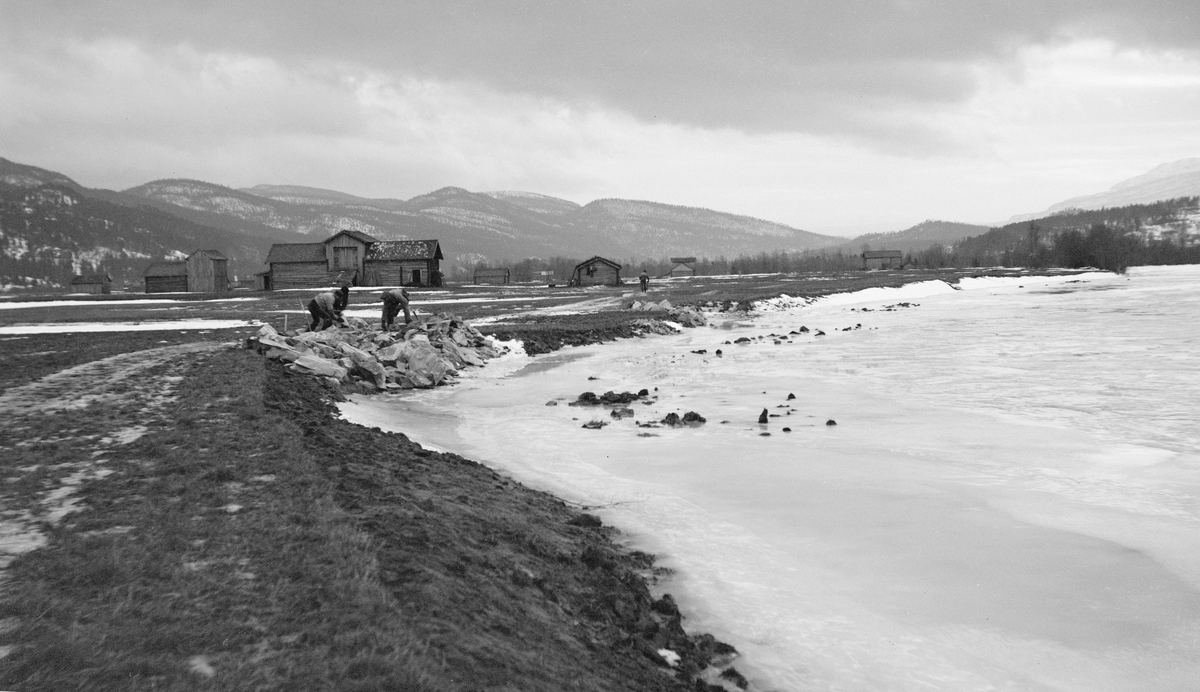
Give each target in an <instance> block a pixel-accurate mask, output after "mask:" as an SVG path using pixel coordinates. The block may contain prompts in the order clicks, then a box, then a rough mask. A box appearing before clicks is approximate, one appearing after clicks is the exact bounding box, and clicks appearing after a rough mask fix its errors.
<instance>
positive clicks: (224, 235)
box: [0, 180, 272, 287]
mask: <svg viewBox="0 0 1200 692" xmlns="http://www.w3.org/2000/svg"><path fill="white" fill-rule="evenodd" d="M20 182H22V183H23V184H20V185H14V184H10V183H9V182H7V181H4V182H0V285H5V286H41V285H46V284H49V285H55V284H57V285H60V286H65V285H67V284H68V283H69V282H70V280H71V277H72V276H74V275H75V274H79V273H91V272H107V273H108V274H110V275H111V276H112V277H113V279H114V281H115V285H116V286H117V287H122V286H124V285H126V284H135V283H137V282H139V281H140V280H141V277H142V273H143V271H144V270H145V268H146V267H147V266H148V265H149V264H150V263H151V262H154V261H159V260H164V259H176V258H182V257H183V256H185V255H187V254H190V253H191V252H194V251H195V250H198V249H213V250H219V251H220V252H222V253H224V254H225V255H226V256H228V257H229V258H230V273H231V274H237V275H239V276H248V275H250V274H253V273H254V272H256V271H260V268H261V267H262V259H263V258H264V257H265V256H266V251H267V248H268V247H270V244H271V242H272V241H271V239H269V238H261V239H260V238H253V237H250V236H246V235H243V234H238V233H234V232H231V231H227V230H222V229H217V228H212V227H209V226H204V225H201V224H197V223H194V222H191V221H188V220H186V219H181V218H179V217H178V216H174V215H172V214H168V213H166V212H164V211H161V210H158V209H154V208H152V207H148V206H142V207H131V206H124V205H120V204H115V203H113V202H110V201H106V200H104V199H98V198H97V196H94V195H92V194H90V193H89V192H88V191H86V190H84V189H83V188H81V187H78V186H71V185H69V184H68V183H66V182H64V181H55V182H51V183H42V182H40V181H33V184H31V182H30V181H27V180H26V181H20Z"/></svg>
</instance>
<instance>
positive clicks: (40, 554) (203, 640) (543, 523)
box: [0, 274, 931, 690]
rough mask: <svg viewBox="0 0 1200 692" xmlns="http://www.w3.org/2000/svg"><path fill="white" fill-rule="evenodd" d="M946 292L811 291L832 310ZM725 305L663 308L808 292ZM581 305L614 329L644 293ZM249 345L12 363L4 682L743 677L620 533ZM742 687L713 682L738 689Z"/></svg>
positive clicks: (687, 287)
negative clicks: (864, 294) (338, 397)
mask: <svg viewBox="0 0 1200 692" xmlns="http://www.w3.org/2000/svg"><path fill="white" fill-rule="evenodd" d="M929 278H931V277H930V276H926V275H908V276H892V277H887V276H883V275H875V274H871V275H864V276H863V277H861V279H859V278H855V277H849V278H845V279H841V278H819V279H813V280H811V281H808V282H807V283H811V284H813V285H815V283H816V282H823V283H821V288H822V291H821V294H827V293H830V292H839V291H846V290H855V289H858V288H863V287H868V286H878V285H883V284H887V285H899V284H900V283H906V282H911V281H914V280H925V279H929ZM905 280H907V281H905ZM864 281H865V282H866V283H865V284H864V283H863V282H864ZM881 281H882V282H883V284H881V283H880V282H881ZM895 282H899V283H895ZM718 284H719V281H718V282H717V283H712V285H711V286H710V287H708V288H705V286H709V284H706V283H705V282H704V281H697V282H677V283H675V284H673V285H671V286H669V287H668V286H661V287H660V286H656V287H654V289H653V290H652V291H651V294H650V296H649V297H651V298H653V299H655V300H662V299H672V298H673V300H674V302H676V303H677V304H678V303H680V302H684V303H686V302H688V298H687V296H689V295H692V294H695V295H694V296H693V298H694V301H695V302H717V303H719V304H721V305H722V307H724V302H725V301H729V302H730V305H729V309H733V310H734V311H735V312H736V308H734V306H733V305H732V303H734V302H737V303H739V305H746V304H748V303H750V302H752V301H753V300H758V299H762V298H767V297H771V296H772V295H778V294H779V293H782V292H788V293H790V294H791V295H807V294H806V292H805V291H804V290H803V289H802V288H801V286H802V285H807V284H806V282H805V281H803V280H800V279H796V280H793V279H791V278H788V277H763V278H762V280H757V281H756V280H754V279H753V278H750V279H745V280H741V283H733V282H727V283H726V284H724V285H718ZM798 289H799V290H798ZM814 290H815V289H814ZM584 297H586V298H589V299H590V300H591V301H593V302H596V303H604V304H605V305H607V306H608V307H610V308H613V307H620V305H621V304H622V302H623V301H624V300H625V299H626V298H631V297H632V298H641V297H642V296H639V295H638V294H620V293H617V292H612V291H607V292H602V291H589V292H586V293H584ZM577 299H578V296H577V297H576V300H577ZM563 300H565V299H563ZM223 305H224V304H223ZM469 305H470V308H469V309H470V310H471V311H472V314H473V315H478V316H480V317H485V318H487V317H493V316H498V315H502V314H505V313H503V312H501V310H502V308H501V307H498V306H492V307H491V308H490V310H491V311H490V312H489V311H488V308H486V307H485V306H482V305H480V304H475V303H472V304H469ZM564 305H568V304H567V303H564ZM226 307H227V308H228V311H229V312H236V314H234V315H232V316H234V317H239V318H241V317H246V318H253V317H254V316H255V315H256V314H261V313H256V312H254V311H255V309H256V306H254V305H250V304H248V303H233V304H230V305H228V306H226ZM226 307H222V308H221V309H222V311H223V312H224V311H226ZM568 307H569V305H568ZM110 309H111V308H107V307H105V308H102V310H110ZM197 309H198V310H201V311H203V310H209V308H208V307H206V306H203V305H201V306H198V307H197ZM54 310H55V308H53V307H52V306H51V307H47V308H45V311H42V310H41V309H40V308H39V312H38V313H37V317H38V318H39V319H54V315H53V311H54ZM64 310H69V311H70V312H69V313H64V315H63V318H62V319H63V321H66V322H70V321H75V320H83V319H94V317H95V315H94V314H93V313H94V312H95V311H92V309H91V308H89V307H88V306H83V307H72V308H64ZM97 310H101V309H100V308H97ZM89 311H91V312H89ZM210 311H211V310H210ZM181 312H183V313H184V314H190V313H188V311H187V310H181ZM143 316H144V315H143V314H142V313H138V312H131V313H128V314H126V313H124V312H122V313H120V314H119V315H118V314H112V315H111V317H112V319H138V318H140V317H143ZM222 316H223V317H224V316H226V315H222ZM32 317H33V315H32V313H29V314H26V315H23V316H21V319H22V320H25V321H28V320H30V319H32ZM642 317H644V316H640V315H633V314H632V313H624V312H621V313H611V312H609V313H606V312H599V313H595V312H593V313H591V314H590V315H582V316H572V315H567V314H565V312H564V313H563V314H560V315H558V316H555V317H550V318H545V319H542V318H530V317H529V316H518V317H516V318H514V319H509V320H507V321H506V322H503V323H496V326H495V327H494V328H492V330H493V333H496V334H497V335H503V336H506V337H514V338H521V339H523V340H526V341H529V342H530V343H534V342H535V341H539V339H540V342H539V343H541V344H542V345H543V347H544V350H546V351H549V350H554V349H556V348H559V347H561V346H562V345H564V344H579V343H595V342H598V341H604V340H608V339H610V338H620V337H628V336H636V335H637V332H636V331H635V330H634V327H635V325H634V324H633V320H635V319H641V318H642ZM272 320H273V321H274V322H280V323H281V322H282V321H283V318H282V317H279V316H278V315H276V316H274V317H272ZM252 331H253V330H221V331H214V332H213V333H209V334H204V333H200V332H177V331H162V332H141V333H122V332H115V333H101V334H65V335H63V334H32V335H28V336H15V337H5V338H4V339H3V341H0V343H2V344H3V346H4V349H5V355H6V357H11V362H13V363H15V364H16V365H15V367H11V368H9V369H8V370H7V371H5V372H4V373H0V387H2V388H3V392H2V393H0V415H4V416H5V417H6V420H7V421H9V422H10V423H11V424H10V425H6V426H5V427H4V429H3V430H2V431H0V451H3V452H4V454H3V456H4V462H3V469H4V475H5V479H6V483H5V484H4V486H3V490H2V491H0V505H2V506H3V508H4V510H3V514H2V515H0V575H2V577H3V587H0V588H2V589H3V591H0V601H2V604H0V686H3V687H6V688H14V689H21V690H38V689H45V690H50V689H63V688H72V687H76V688H78V687H86V688H89V689H114V690H115V689H122V690H124V689H189V690H190V689H242V688H245V689H285V688H286V689H294V688H295V687H297V686H305V687H316V688H326V689H334V688H336V689H387V688H388V686H389V685H392V686H395V687H398V688H400V689H438V690H455V689H523V690H539V689H547V690H551V689H553V690H558V689H596V690H601V689H650V690H654V689H664V690H672V689H693V687H692V686H691V685H692V684H693V683H692V682H691V676H692V675H694V674H695V673H696V672H698V671H699V670H700V668H701V667H702V665H703V664H705V663H707V662H709V661H716V662H717V663H724V662H726V659H727V658H728V655H729V653H730V652H729V650H728V649H727V648H725V647H723V646H719V645H718V644H717V643H716V642H715V641H713V640H711V639H710V638H706V637H704V636H703V635H700V636H691V637H689V636H686V635H684V634H683V631H682V630H681V629H680V628H679V621H678V619H677V611H676V610H675V608H674V607H673V605H672V603H671V602H670V601H664V600H661V599H657V598H653V597H651V596H650V588H651V587H652V586H653V581H654V578H655V571H654V568H653V567H652V565H651V563H650V562H649V560H648V556H646V555H645V554H640V553H636V552H631V551H625V550H622V549H621V547H620V546H621V539H620V537H619V535H617V534H615V533H614V532H613V531H611V530H610V529H606V528H604V527H602V526H598V525H597V522H596V521H595V519H594V518H588V517H587V516H585V515H584V514H583V513H581V512H580V511H579V508H572V507H569V506H566V505H564V504H563V503H562V502H561V501H559V500H558V499H556V498H554V497H552V496H550V495H546V494H544V493H540V492H536V491H533V490H530V489H528V488H525V487H524V486H522V485H520V484H519V483H515V482H513V481H512V480H510V479H508V478H505V477H501V476H498V475H497V474H496V473H495V472H494V471H492V470H490V469H488V468H486V467H484V466H481V465H479V464H475V463H474V462H470V461H467V460H465V459H463V458H462V457H458V456H455V455H449V454H447V455H443V454H438V453H435V452H430V451H428V450H424V449H421V448H420V447H418V446H416V445H414V444H413V443H412V442H411V441H410V440H409V439H408V438H407V437H406V436H405V435H402V434H391V435H389V434H386V433H382V432H380V431H378V430H370V429H367V428H361V427H359V426H353V425H350V424H349V423H345V422H343V421H338V420H335V419H333V418H332V417H331V415H330V413H331V410H330V408H329V406H330V403H329V401H328V400H327V399H324V398H322V397H328V396H331V392H330V391H329V390H326V389H323V388H320V387H319V386H318V385H316V384H315V382H314V381H312V380H308V379H305V378H303V377H298V376H292V375H290V374H288V373H286V372H284V371H282V370H280V369H279V368H277V367H275V366H273V365H269V364H267V363H266V362H265V361H264V360H263V359H261V358H260V357H258V356H257V355H255V354H253V353H251V352H248V351H245V350H238V349H227V348H219V347H218V342H222V341H223V342H226V343H229V344H240V342H241V341H242V340H243V339H244V338H245V337H246V336H248V335H249V333H251V332H252ZM501 333H503V334H501ZM537 333H544V334H545V337H544V338H543V337H540V336H538V335H537ZM214 340H215V341H214ZM539 405H540V404H539ZM464 489H465V491H464ZM676 656H678V658H676ZM735 665H736V664H735ZM719 669H720V668H719V667H718V668H716V669H710V672H709V673H708V676H707V678H706V679H707V681H708V682H707V683H706V684H713V683H718V682H719V683H720V684H723V685H725V686H726V687H729V686H733V685H735V683H736V682H739V681H740V680H741V678H740V676H739V675H737V674H735V673H728V674H727V677H726V678H725V679H724V680H719V679H716V678H714V677H713V676H714V675H715V674H716V673H717V670H719Z"/></svg>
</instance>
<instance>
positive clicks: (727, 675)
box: [720, 666, 750, 690]
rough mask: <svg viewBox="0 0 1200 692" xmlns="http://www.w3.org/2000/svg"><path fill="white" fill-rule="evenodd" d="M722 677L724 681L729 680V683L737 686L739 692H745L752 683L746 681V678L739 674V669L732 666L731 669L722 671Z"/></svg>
mask: <svg viewBox="0 0 1200 692" xmlns="http://www.w3.org/2000/svg"><path fill="white" fill-rule="evenodd" d="M720 677H721V679H722V680H728V681H729V682H732V683H733V684H734V685H737V688H738V689H739V690H744V689H746V688H747V687H749V686H750V681H749V680H747V679H746V676H744V675H742V674H741V673H739V672H737V669H736V668H734V667H733V666H730V667H728V668H726V669H725V670H723V671H721V675H720Z"/></svg>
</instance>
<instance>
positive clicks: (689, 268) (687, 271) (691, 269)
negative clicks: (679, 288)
mask: <svg viewBox="0 0 1200 692" xmlns="http://www.w3.org/2000/svg"><path fill="white" fill-rule="evenodd" d="M671 264H672V265H674V266H672V267H671V276H695V275H696V258H695V257H672V258H671Z"/></svg>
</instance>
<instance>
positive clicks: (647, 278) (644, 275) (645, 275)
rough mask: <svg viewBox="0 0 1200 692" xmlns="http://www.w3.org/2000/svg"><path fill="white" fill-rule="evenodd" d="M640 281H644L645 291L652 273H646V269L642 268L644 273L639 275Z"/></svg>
mask: <svg viewBox="0 0 1200 692" xmlns="http://www.w3.org/2000/svg"><path fill="white" fill-rule="evenodd" d="M638 281H640V282H641V283H642V293H645V292H646V287H647V286H649V285H650V275H649V274H647V273H646V270H645V269H643V270H642V275H641V276H639V277H638Z"/></svg>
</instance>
